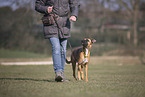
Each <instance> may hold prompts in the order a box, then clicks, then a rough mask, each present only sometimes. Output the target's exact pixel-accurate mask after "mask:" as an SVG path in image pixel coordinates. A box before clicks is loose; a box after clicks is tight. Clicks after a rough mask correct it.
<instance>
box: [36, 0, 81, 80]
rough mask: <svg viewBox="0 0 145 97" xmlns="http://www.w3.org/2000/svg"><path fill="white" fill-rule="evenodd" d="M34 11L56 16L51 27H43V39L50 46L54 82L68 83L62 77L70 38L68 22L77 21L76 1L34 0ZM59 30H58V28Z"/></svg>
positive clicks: (77, 6) (77, 5)
mask: <svg viewBox="0 0 145 97" xmlns="http://www.w3.org/2000/svg"><path fill="white" fill-rule="evenodd" d="M35 10H36V11H38V12H39V13H42V14H44V16H45V15H49V14H52V12H53V13H54V14H55V15H57V16H58V19H57V22H55V23H54V24H53V25H43V30H44V37H45V38H46V39H49V41H50V43H51V46H52V57H53V67H54V71H55V81H57V82H62V81H68V80H67V79H66V78H65V77H64V70H65V59H66V47H67V39H68V38H69V37H70V36H71V33H70V24H71V22H70V21H74V22H75V21H77V18H78V13H79V1H78V0H36V2H35ZM59 27H60V28H61V29H60V28H59Z"/></svg>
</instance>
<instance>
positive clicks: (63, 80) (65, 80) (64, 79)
mask: <svg viewBox="0 0 145 97" xmlns="http://www.w3.org/2000/svg"><path fill="white" fill-rule="evenodd" d="M61 75H62V80H61V81H62V82H68V81H69V80H68V79H66V78H65V77H64V72H61Z"/></svg>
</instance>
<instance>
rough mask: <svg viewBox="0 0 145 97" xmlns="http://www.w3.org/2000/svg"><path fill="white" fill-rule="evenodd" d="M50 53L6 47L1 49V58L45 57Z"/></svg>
mask: <svg viewBox="0 0 145 97" xmlns="http://www.w3.org/2000/svg"><path fill="white" fill-rule="evenodd" d="M44 57H48V55H43V54H36V53H32V52H26V51H12V50H6V49H0V58H44Z"/></svg>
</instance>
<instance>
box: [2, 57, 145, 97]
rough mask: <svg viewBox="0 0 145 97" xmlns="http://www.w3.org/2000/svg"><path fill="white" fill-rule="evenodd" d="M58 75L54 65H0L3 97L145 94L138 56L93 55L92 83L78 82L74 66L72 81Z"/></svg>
mask: <svg viewBox="0 0 145 97" xmlns="http://www.w3.org/2000/svg"><path fill="white" fill-rule="evenodd" d="M54 76H55V74H54V71H53V66H52V65H49V66H47V65H42V66H41V65H39V66H37V65H36V66H1V65H0V97H145V65H142V64H140V62H139V61H137V58H123V57H121V58H120V57H119V58H116V57H111V58H110V57H109V58H99V57H98V58H97V57H92V58H91V63H90V64H89V70H88V79H89V82H85V81H75V80H74V79H73V77H72V69H71V66H70V65H66V69H65V76H66V78H67V79H69V80H70V82H62V83H58V82H55V81H54Z"/></svg>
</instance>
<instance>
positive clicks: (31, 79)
mask: <svg viewBox="0 0 145 97" xmlns="http://www.w3.org/2000/svg"><path fill="white" fill-rule="evenodd" d="M0 80H24V81H38V82H41V81H42V82H55V81H54V80H46V79H33V78H0Z"/></svg>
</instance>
